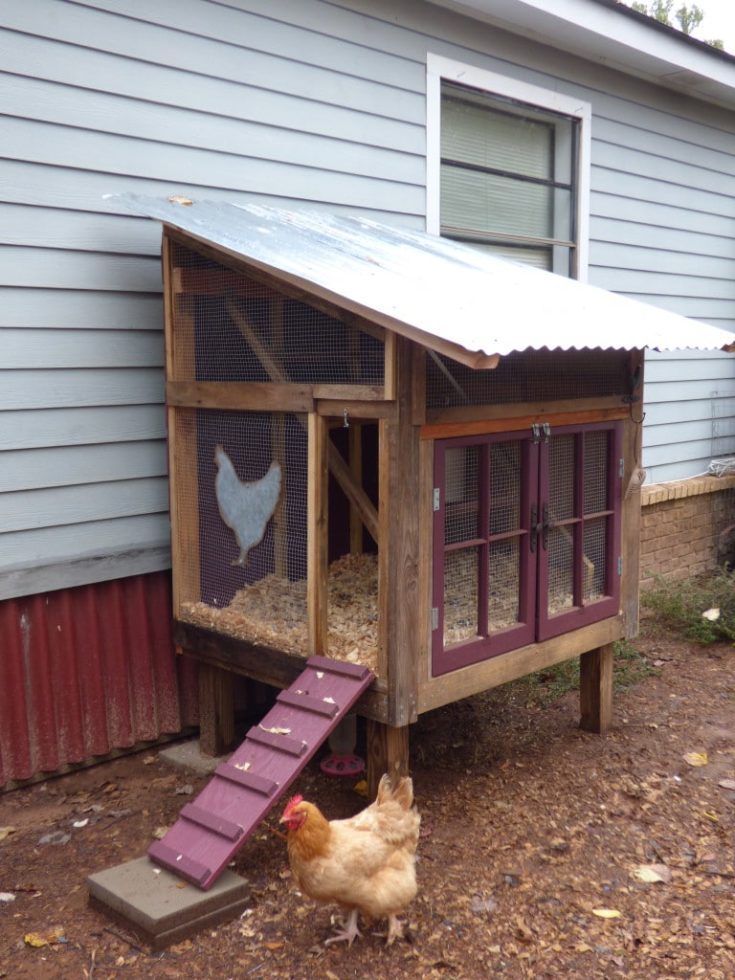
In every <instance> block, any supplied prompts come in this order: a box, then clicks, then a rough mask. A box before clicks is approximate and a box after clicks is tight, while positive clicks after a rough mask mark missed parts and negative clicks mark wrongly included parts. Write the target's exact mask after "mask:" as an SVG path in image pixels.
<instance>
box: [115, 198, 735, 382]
mask: <svg viewBox="0 0 735 980" xmlns="http://www.w3.org/2000/svg"><path fill="white" fill-rule="evenodd" d="M117 199H118V200H120V201H121V202H122V203H124V204H125V206H126V207H128V208H129V209H130V210H131V211H133V212H136V213H138V214H144V215H147V216H148V217H151V218H156V219H158V220H159V221H162V222H164V223H165V224H166V225H169V226H171V227H173V228H178V229H180V230H181V231H183V232H186V233H188V234H189V235H192V236H195V237H196V238H198V239H200V240H202V241H204V242H207V243H209V244H211V245H213V246H215V247H217V248H220V249H223V250H225V251H226V252H227V253H229V255H230V256H234V257H235V258H240V259H242V260H243V262H244V263H246V264H248V265H251V266H252V265H254V266H256V267H259V268H261V269H265V270H267V271H269V272H270V273H272V274H274V275H275V276H277V277H279V278H282V279H284V280H287V281H289V282H292V283H297V284H298V285H300V286H302V287H304V288H305V289H306V290H308V291H310V292H311V293H313V294H314V295H315V296H319V297H321V298H323V299H327V300H329V301H331V302H332V303H335V304H337V305H339V306H341V307H344V308H345V309H348V310H351V311H352V312H356V313H358V314H360V315H363V316H366V317H368V318H370V319H373V320H377V322H380V323H383V324H384V325H385V326H387V327H389V328H390V329H393V330H395V331H396V332H397V333H401V334H404V335H406V336H409V337H412V338H413V339H415V340H418V341H420V342H421V343H423V344H425V345H426V346H427V347H429V348H434V349H441V350H443V351H444V352H445V353H446V352H447V344H450V345H456V348H457V350H456V351H455V353H456V355H457V359H458V360H461V361H464V362H465V363H468V364H471V365H474V366H482V364H483V359H484V357H485V356H492V355H501V356H503V355H506V354H509V353H511V352H512V351H521V350H527V349H529V348H531V349H533V350H539V349H542V348H549V349H555V348H561V349H562V350H569V349H576V350H581V349H584V348H598V349H599V348H602V349H610V348H612V349H618V350H620V349H623V350H633V349H635V348H651V349H655V350H677V349H687V348H688V349H699V350H734V349H735V336H734V335H733V334H731V333H728V332H726V331H724V330H721V329H719V328H717V327H713V326H710V325H708V324H705V323H702V322H699V321H696V320H690V319H688V318H687V317H683V316H680V315H678V314H676V313H671V312H668V311H666V310H662V309H660V308H658V307H655V306H650V305H648V304H646V303H640V302H638V301H636V300H632V299H628V298H627V297H624V296H620V295H617V294H615V293H610V292H608V291H606V290H604V289H600V288H598V287H596V286H590V285H588V284H586V283H580V282H577V281H576V280H573V279H567V278H565V277H563V276H558V275H554V274H552V273H550V272H543V271H541V270H538V269H532V268H530V267H528V266H524V265H520V264H517V263H514V262H508V261H505V260H503V259H499V258H495V257H494V256H492V255H489V254H487V253H485V252H481V251H480V250H478V249H474V248H472V247H470V246H467V245H462V244H459V243H457V242H453V241H449V240H448V239H445V238H438V237H436V236H434V235H427V234H424V233H422V232H412V231H406V230H403V229H399V228H393V227H390V226H388V225H383V224H380V223H378V222H376V221H372V220H369V219H367V218H360V217H337V216H334V215H326V214H322V213H317V212H311V211H285V210H280V209H277V208H269V207H264V206H262V205H259V204H247V205H241V204H240V205H236V204H228V203H222V202H216V201H194V202H191V203H188V204H182V203H180V201H181V200H182V199H181V198H170V199H157V198H149V197H140V196H137V195H132V194H131V195H123V196H121V197H120V198H117Z"/></svg>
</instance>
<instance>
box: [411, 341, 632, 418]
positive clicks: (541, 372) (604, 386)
mask: <svg viewBox="0 0 735 980" xmlns="http://www.w3.org/2000/svg"><path fill="white" fill-rule="evenodd" d="M630 384H631V382H630V372H629V369H628V355H627V353H626V352H624V351H602V350H582V351H578V350H569V351H562V350H552V351H546V350H543V351H522V352H520V353H516V354H509V355H508V356H507V357H503V358H501V360H500V363H499V364H498V366H497V367H496V368H494V369H492V370H474V369H473V368H469V367H466V366H465V365H463V364H459V363H458V362H457V361H452V360H451V359H450V358H448V357H444V356H443V355H442V354H435V353H433V352H431V351H430V352H429V354H428V357H427V361H426V404H427V407H428V408H455V407H459V406H462V405H493V404H502V403H505V402H540V401H566V400H569V399H573V398H598V397H604V396H608V395H620V396H622V395H626V394H628V393H629V390H630Z"/></svg>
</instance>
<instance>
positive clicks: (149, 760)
mask: <svg viewBox="0 0 735 980" xmlns="http://www.w3.org/2000/svg"><path fill="white" fill-rule="evenodd" d="M157 759H158V756H157V755H147V756H146V757H145V759H143V765H144V766H150V765H152V764H153V763H154V762H155V761H156V760H157Z"/></svg>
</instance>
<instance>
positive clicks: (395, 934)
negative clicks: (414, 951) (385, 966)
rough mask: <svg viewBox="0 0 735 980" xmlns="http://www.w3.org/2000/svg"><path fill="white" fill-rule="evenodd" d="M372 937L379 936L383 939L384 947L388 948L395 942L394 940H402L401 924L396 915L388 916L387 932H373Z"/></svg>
mask: <svg viewBox="0 0 735 980" xmlns="http://www.w3.org/2000/svg"><path fill="white" fill-rule="evenodd" d="M373 935H374V936H380V938H381V939H385V940H386V943H385V945H386V946H390V945H391V944H392V943H394V942H395V941H396V939H403V936H404V932H403V923H402V922H401V920H400V919H399V918H398V916H397V915H389V916H388V931H387V932H374V933H373Z"/></svg>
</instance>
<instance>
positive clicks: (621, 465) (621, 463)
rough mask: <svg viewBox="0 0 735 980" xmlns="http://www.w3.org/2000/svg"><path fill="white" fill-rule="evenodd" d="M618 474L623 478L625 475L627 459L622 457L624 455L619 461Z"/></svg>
mask: <svg viewBox="0 0 735 980" xmlns="http://www.w3.org/2000/svg"><path fill="white" fill-rule="evenodd" d="M618 476H619V477H620V479H621V480H622V479H623V477H624V476H625V460H624V459H622V457H621V459H620V461H619V462H618Z"/></svg>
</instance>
